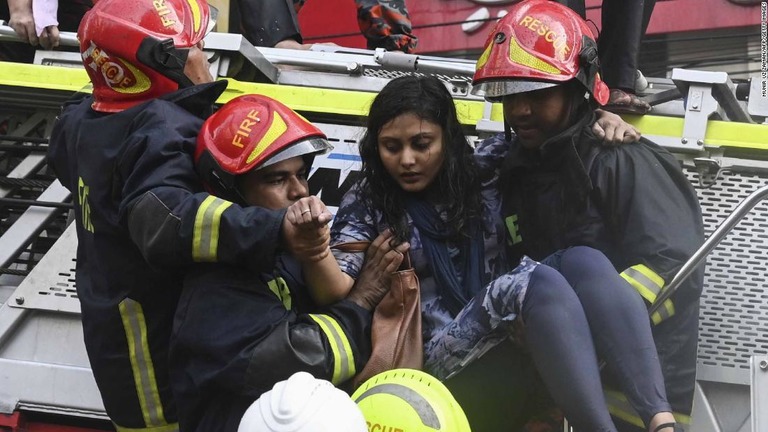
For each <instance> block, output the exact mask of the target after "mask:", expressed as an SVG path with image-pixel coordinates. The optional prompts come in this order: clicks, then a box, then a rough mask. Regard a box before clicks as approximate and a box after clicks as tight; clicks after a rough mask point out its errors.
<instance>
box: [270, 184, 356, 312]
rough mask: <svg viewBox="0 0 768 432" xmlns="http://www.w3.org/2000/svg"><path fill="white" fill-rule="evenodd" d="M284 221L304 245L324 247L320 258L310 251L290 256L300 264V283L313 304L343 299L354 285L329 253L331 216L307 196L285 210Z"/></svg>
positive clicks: (312, 197)
mask: <svg viewBox="0 0 768 432" xmlns="http://www.w3.org/2000/svg"><path fill="white" fill-rule="evenodd" d="M285 217H286V219H288V221H289V222H290V223H292V224H293V225H294V226H295V227H296V228H297V231H298V233H299V236H301V237H304V238H305V239H306V240H307V243H308V244H313V245H320V244H323V245H324V246H325V247H324V248H323V249H322V250H323V251H324V253H322V254H317V253H314V252H313V251H312V250H308V251H306V253H305V251H302V250H298V251H295V253H294V257H295V258H296V259H297V260H298V261H299V263H300V264H301V269H302V273H303V274H304V281H305V282H306V284H307V286H308V287H309V293H310V295H311V296H312V298H313V300H315V302H316V303H317V304H318V305H321V306H323V305H328V304H332V303H335V302H337V301H339V300H341V299H343V298H345V297H346V296H347V294H348V293H349V290H350V289H351V288H352V285H353V284H354V279H352V278H351V277H349V276H348V275H347V274H346V273H344V272H342V271H341V268H340V267H339V264H338V263H337V262H336V258H334V256H333V254H331V253H330V249H329V244H330V240H331V234H330V233H331V230H330V228H329V227H328V222H330V220H331V213H330V211H328V208H327V207H326V206H325V204H324V203H323V202H322V201H321V200H320V199H319V198H317V197H315V196H310V197H306V198H302V199H300V200H298V201H296V202H295V203H294V204H293V205H291V206H290V207H288V209H287V211H286V215H285ZM317 250H318V248H314V251H317Z"/></svg>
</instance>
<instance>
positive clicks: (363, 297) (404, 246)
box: [347, 230, 411, 310]
mask: <svg viewBox="0 0 768 432" xmlns="http://www.w3.org/2000/svg"><path fill="white" fill-rule="evenodd" d="M393 239H394V236H393V235H392V232H391V231H389V230H386V231H384V232H382V233H381V234H379V236H378V237H376V239H375V240H373V242H371V245H370V246H369V247H368V251H367V252H366V254H365V263H364V264H363V268H362V269H361V270H360V275H359V276H358V278H357V281H355V285H354V286H353V287H352V291H351V292H350V293H349V296H348V297H347V298H348V299H349V300H351V301H353V302H355V303H357V304H358V305H360V306H362V307H363V308H365V309H367V310H373V309H375V308H376V305H378V304H379V302H380V301H381V299H382V298H384V295H385V294H387V292H388V291H389V287H390V280H391V278H392V273H394V272H395V271H397V269H398V268H399V267H400V264H401V263H402V262H403V254H404V253H405V252H406V251H408V249H409V248H410V247H411V245H410V244H408V243H406V242H404V243H400V244H398V245H397V246H393V245H392V240H393Z"/></svg>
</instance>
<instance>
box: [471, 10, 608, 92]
mask: <svg viewBox="0 0 768 432" xmlns="http://www.w3.org/2000/svg"><path fill="white" fill-rule="evenodd" d="M571 80H575V81H576V82H578V83H579V84H580V85H581V86H582V87H583V88H584V89H585V90H586V91H587V92H588V93H589V95H590V96H591V98H592V99H594V100H595V101H596V102H597V103H598V104H600V105H604V104H605V103H606V102H607V101H608V96H609V90H608V87H607V86H606V85H605V83H604V82H603V80H602V79H601V78H600V73H599V61H598V53H597V43H596V42H595V37H594V36H593V34H592V31H591V30H590V28H589V27H588V26H587V23H586V22H585V21H584V20H583V19H582V18H581V17H580V16H579V15H578V14H576V13H575V12H574V11H572V10H571V9H569V8H568V7H567V6H564V5H561V4H559V3H557V2H554V1H548V0H525V1H522V2H520V3H517V4H516V5H514V6H513V7H512V8H510V9H509V13H508V14H507V15H505V16H504V17H503V18H501V19H500V20H499V22H498V23H497V24H496V26H495V27H494V29H493V30H492V31H491V33H490V34H489V35H488V39H487V40H486V42H485V45H484V47H483V53H482V55H481V56H480V58H479V59H478V61H477V67H476V71H475V76H474V78H473V81H472V85H473V88H472V92H473V93H474V94H478V95H483V96H485V98H486V99H488V100H491V101H494V102H495V101H499V100H500V99H501V98H502V97H503V96H506V95H512V94H517V93H524V92H529V91H534V90H539V89H543V88H547V87H552V86H555V85H558V84H563V83H565V82H568V81H571Z"/></svg>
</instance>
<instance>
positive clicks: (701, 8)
mask: <svg viewBox="0 0 768 432" xmlns="http://www.w3.org/2000/svg"><path fill="white" fill-rule="evenodd" d="M615 1H623V0H615ZM516 2H517V0H408V1H407V5H408V10H409V12H410V14H411V20H412V21H413V24H414V26H415V27H416V30H415V31H414V33H415V34H416V35H417V36H418V37H419V47H418V51H419V52H429V53H433V52H449V51H458V50H467V49H474V50H477V49H480V47H482V45H483V43H484V42H485V37H486V34H487V32H488V31H490V29H491V23H490V22H486V23H482V24H481V25H480V26H479V28H478V29H477V30H475V31H474V32H471V33H467V32H464V31H462V29H461V25H460V24H453V25H447V26H440V27H423V26H429V25H432V24H439V23H447V22H462V21H465V20H467V18H468V17H469V16H470V15H472V14H473V13H474V12H476V11H478V10H480V9H481V8H483V7H486V8H488V11H489V12H490V16H491V17H495V16H496V14H497V13H498V12H499V11H501V10H504V9H505V8H506V7H509V5H510V4H513V3H516ZM601 3H602V2H601V1H600V0H587V8H588V12H587V16H588V18H590V19H592V21H594V22H595V23H598V24H599V23H600V9H599V7H600V4H601ZM682 17H684V18H682ZM299 21H300V23H301V29H302V33H303V34H304V37H305V38H307V39H309V40H308V41H310V42H324V41H332V42H335V43H338V44H340V45H345V46H351V47H358V48H364V47H365V39H364V38H363V37H362V36H361V35H360V34H359V30H358V27H357V17H356V11H355V4H354V1H353V0H308V1H307V3H306V5H305V6H304V8H303V9H302V10H301V13H300V14H299ZM759 23H760V6H759V5H754V6H739V5H736V4H734V3H731V2H729V1H728V0H658V1H657V3H656V9H655V10H654V13H653V16H652V18H651V24H650V26H649V29H648V33H649V34H658V33H674V32H682V31H690V30H706V29H719V28H733V27H745V26H754V25H758V24H759ZM419 27H422V28H419ZM755 31H757V30H755ZM339 34H344V35H348V36H341V37H333V38H328V37H327V36H328V35H339Z"/></svg>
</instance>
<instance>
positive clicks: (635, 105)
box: [603, 89, 651, 115]
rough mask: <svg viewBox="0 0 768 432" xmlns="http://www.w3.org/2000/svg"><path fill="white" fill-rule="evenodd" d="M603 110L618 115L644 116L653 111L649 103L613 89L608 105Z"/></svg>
mask: <svg viewBox="0 0 768 432" xmlns="http://www.w3.org/2000/svg"><path fill="white" fill-rule="evenodd" d="M603 109H604V110H606V111H610V112H613V113H618V114H639V115H643V114H646V113H648V111H650V110H651V106H650V105H649V104H648V102H646V101H644V100H642V99H640V98H639V97H637V96H636V95H633V94H631V93H627V92H625V91H624V90H621V89H611V95H610V97H609V98H608V103H607V104H606V105H605V106H604V107H603Z"/></svg>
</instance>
